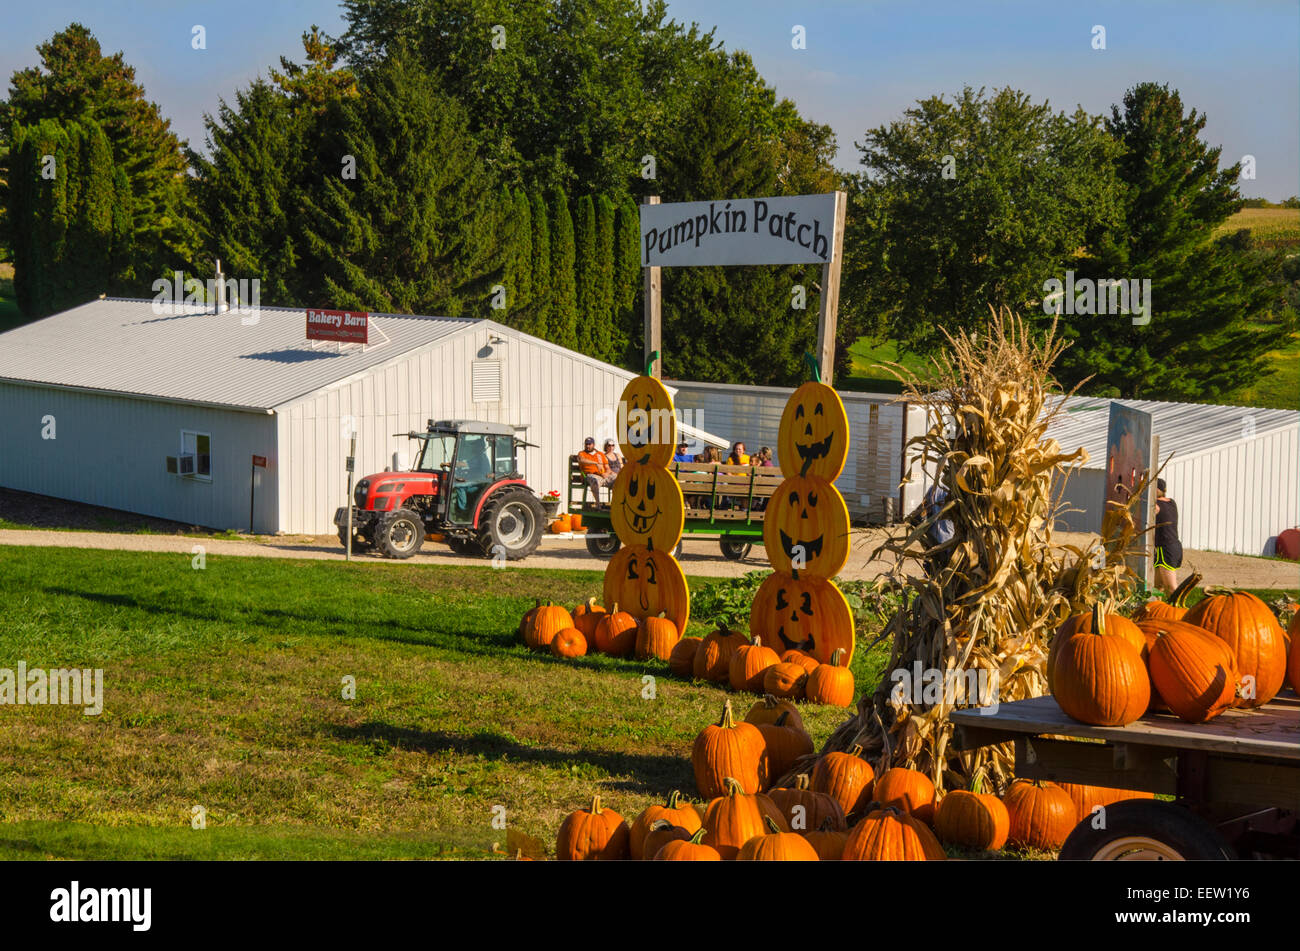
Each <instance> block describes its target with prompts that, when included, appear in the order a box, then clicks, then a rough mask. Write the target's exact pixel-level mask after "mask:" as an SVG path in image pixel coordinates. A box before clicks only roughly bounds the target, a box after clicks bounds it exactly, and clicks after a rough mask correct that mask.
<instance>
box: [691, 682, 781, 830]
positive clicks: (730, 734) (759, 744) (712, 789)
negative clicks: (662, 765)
mask: <svg viewBox="0 0 1300 951" xmlns="http://www.w3.org/2000/svg"><path fill="white" fill-rule="evenodd" d="M764 744H765V741H764V739H763V734H762V733H760V732H759V730H758V727H756V726H754V724H752V723H745V722H744V721H741V722H740V723H737V722H736V721H735V720H734V718H733V717H732V714H731V701H730V700H727V701H726V702H725V703H724V704H723V706H722V719H720V720H719V721H718V723H717V725H713V724H710V725H709V726H706V727H705V728H704V729H703V730H701V731H700V733H699V735H698V736H697V737H696V738H695V745H694V746H693V747H692V749H691V767H692V768H693V769H694V771H695V788H696V789H698V790H699V793H700V795H701V796H703V797H704V798H706V799H712V798H713V797H715V796H720V795H722V794H723V793H724V792H725V791H726V783H727V780H728V779H729V778H730V779H731V780H732V781H733V782H738V783H739V784H740V788H741V791H742V792H746V793H756V792H758V791H759V790H760V789H762V788H763V783H762V780H761V779H760V772H759V770H760V768H761V765H762V761H763V748H764ZM740 844H742V845H743V844H744V843H740Z"/></svg>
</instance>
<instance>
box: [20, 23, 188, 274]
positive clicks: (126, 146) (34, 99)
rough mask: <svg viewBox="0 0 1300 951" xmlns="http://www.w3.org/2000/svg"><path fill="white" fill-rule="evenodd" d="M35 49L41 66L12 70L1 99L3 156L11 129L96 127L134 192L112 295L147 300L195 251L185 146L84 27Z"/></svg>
mask: <svg viewBox="0 0 1300 951" xmlns="http://www.w3.org/2000/svg"><path fill="white" fill-rule="evenodd" d="M37 52H38V53H39V54H40V57H41V65H40V66H33V67H31V68H29V69H23V70H18V71H17V72H15V73H14V74H13V77H12V78H11V80H10V95H9V99H8V100H7V101H4V102H0V152H3V151H4V150H5V149H6V147H8V146H9V144H10V143H9V137H10V136H11V135H12V134H13V130H14V129H16V128H17V127H19V126H27V125H33V124H35V123H38V122H40V121H41V120H42V119H52V120H57V121H62V122H70V121H81V120H87V119H88V120H91V121H93V122H95V123H96V124H98V125H99V126H100V127H101V128H102V129H103V131H104V134H105V136H106V137H107V139H108V142H109V145H110V147H111V151H112V156H113V163H114V164H115V165H116V166H117V167H118V168H120V169H122V170H123V172H124V173H125V175H126V179H127V183H128V185H129V187H130V197H129V200H128V207H127V208H126V209H125V210H124V214H125V215H127V216H128V217H129V219H130V220H131V223H132V232H131V235H132V237H131V247H130V249H129V250H127V249H121V250H122V254H121V258H122V262H123V265H124V266H123V270H122V273H121V274H119V275H118V280H117V282H116V283H117V285H118V286H117V287H115V288H112V290H117V291H120V292H124V293H126V292H131V293H137V294H141V295H147V294H148V293H149V290H148V289H149V285H150V283H151V282H152V279H153V278H154V277H155V276H160V275H163V274H169V273H170V272H171V271H172V270H173V269H174V268H176V267H177V266H182V265H184V264H185V263H187V262H189V261H192V260H193V259H194V258H195V257H196V255H197V252H198V235H197V232H196V230H195V226H194V215H193V211H192V208H191V207H190V205H189V203H188V201H187V189H186V185H185V158H184V155H183V154H182V147H183V143H182V142H181V141H180V140H179V139H177V137H176V135H175V134H174V133H172V131H171V127H170V123H169V122H168V121H167V120H165V119H163V118H162V115H161V113H160V112H159V109H158V106H157V105H156V104H155V103H152V102H149V101H148V100H147V99H145V92H144V89H143V88H142V87H141V86H140V85H139V83H137V82H136V81H135V69H134V68H133V67H131V66H128V65H127V64H126V62H125V60H124V58H123V56H122V54H121V53H120V52H119V53H115V54H113V55H112V56H104V55H103V53H102V52H101V50H100V46H99V41H98V40H96V39H95V37H94V35H93V34H92V33H91V32H90V30H88V29H87V28H86V27H85V26H82V25H81V24H80V23H73V24H71V25H70V26H68V28H67V29H65V30H63V31H62V32H60V33H58V34H56V35H55V36H54V37H53V38H52V39H51V40H50V41H49V42H47V43H42V44H41V45H40V46H38V47H37ZM10 160H11V161H12V156H11V157H10ZM15 264H16V262H15Z"/></svg>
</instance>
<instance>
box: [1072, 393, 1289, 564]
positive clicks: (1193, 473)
mask: <svg viewBox="0 0 1300 951" xmlns="http://www.w3.org/2000/svg"><path fill="white" fill-rule="evenodd" d="M1119 402H1122V403H1123V404H1124V405H1125V406H1131V407H1133V408H1134V409H1138V410H1141V411H1142V412H1144V413H1150V414H1151V432H1152V434H1153V435H1155V436H1158V437H1159V439H1160V445H1159V452H1160V461H1161V462H1163V461H1164V460H1165V459H1167V458H1168V459H1169V462H1168V464H1167V465H1166V466H1165V469H1164V472H1163V473H1162V476H1161V477H1162V478H1163V479H1164V480H1165V482H1166V485H1167V488H1168V492H1169V495H1170V497H1172V498H1173V499H1174V501H1175V502H1177V504H1178V522H1179V524H1178V529H1179V536H1180V538H1181V540H1182V543H1183V547H1184V548H1195V549H1201V550H1208V551H1224V552H1238V553H1242V554H1249V555H1271V554H1273V551H1274V544H1275V543H1276V541H1277V534H1278V532H1281V531H1283V530H1285V529H1288V528H1295V527H1297V526H1298V525H1300V413H1297V412H1295V411H1294V410H1280V409H1256V408H1253V407H1242V406H1213V405H1203V404H1199V403H1166V402H1157V401H1154V400H1121V401H1119ZM1109 410H1110V400H1106V399H1097V398H1089V397H1077V396H1076V397H1071V398H1069V399H1068V400H1066V405H1065V408H1064V412H1062V413H1060V414H1059V415H1058V416H1057V418H1056V420H1055V421H1054V422H1053V423H1052V425H1051V426H1050V427H1049V429H1048V436H1050V437H1051V438H1052V439H1055V440H1056V441H1057V442H1059V443H1060V444H1061V447H1062V448H1063V449H1066V450H1071V449H1074V448H1076V447H1078V446H1082V447H1084V448H1085V449H1087V450H1088V456H1089V461H1088V464H1087V465H1086V466H1084V467H1083V468H1081V469H1077V470H1075V471H1074V472H1073V474H1071V475H1070V477H1069V479H1068V480H1067V482H1066V487H1065V491H1064V494H1063V496H1062V498H1063V500H1064V501H1065V503H1066V504H1067V505H1068V506H1069V507H1071V508H1074V509H1078V510H1079V511H1075V512H1068V513H1066V515H1065V516H1064V517H1063V518H1062V519H1060V520H1059V525H1060V527H1062V528H1065V529H1067V530H1070V531H1080V532H1097V531H1100V529H1101V499H1102V495H1103V486H1104V483H1105V472H1104V468H1103V467H1104V466H1105V464H1106V430H1107V424H1108V421H1109V416H1110V411H1109ZM1171 457H1172V458H1171Z"/></svg>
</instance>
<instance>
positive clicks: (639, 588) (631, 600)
mask: <svg viewBox="0 0 1300 951" xmlns="http://www.w3.org/2000/svg"><path fill="white" fill-rule="evenodd" d="M604 595H605V604H606V605H611V606H612V605H614V604H617V605H618V609H619V610H620V611H626V612H627V613H628V614H630V615H632V616H633V617H634V618H637V619H638V620H640V619H643V618H647V617H658V616H659V614H660V612H663V613H664V614H666V615H667V617H668V619H669V620H670V621H672V622H673V623H674V624H676V625H677V630H678V631H679V632H681V631H684V630H686V622H687V621H688V620H690V616H691V595H690V591H688V590H687V588H686V575H685V574H683V573H682V568H681V565H679V564H677V559H676V558H674V557H673V556H672V555H670V554H668V553H667V552H662V551H651V550H650V549H648V548H646V547H645V546H643V545H629V546H627V547H625V548H623V549H621V550H620V551H619V552H618V553H617V554H616V555H614V557H613V558H611V559H610V560H609V565H608V567H606V569H605V590H604ZM611 610H612V607H611Z"/></svg>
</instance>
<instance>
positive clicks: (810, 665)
mask: <svg viewBox="0 0 1300 951" xmlns="http://www.w3.org/2000/svg"><path fill="white" fill-rule="evenodd" d="M781 663H783V664H798V665H799V666H800V667H802V668H803V669H804V673H806V674H811V673H812V672H813V671H814V670H816V669H817V668H818V667H820V666H821V661H819V660H818V659H817V658H816V657H814V656H813V655H812V654H805V653H804V652H803V651H786V652H785V653H784V654H782V655H781Z"/></svg>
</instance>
